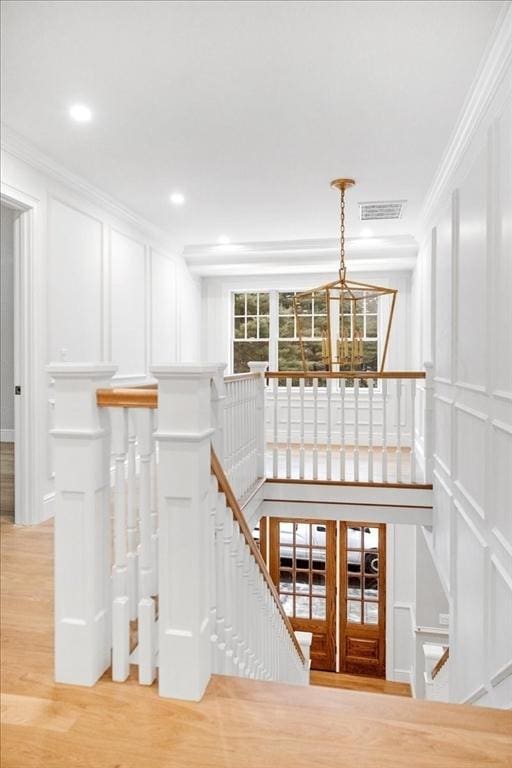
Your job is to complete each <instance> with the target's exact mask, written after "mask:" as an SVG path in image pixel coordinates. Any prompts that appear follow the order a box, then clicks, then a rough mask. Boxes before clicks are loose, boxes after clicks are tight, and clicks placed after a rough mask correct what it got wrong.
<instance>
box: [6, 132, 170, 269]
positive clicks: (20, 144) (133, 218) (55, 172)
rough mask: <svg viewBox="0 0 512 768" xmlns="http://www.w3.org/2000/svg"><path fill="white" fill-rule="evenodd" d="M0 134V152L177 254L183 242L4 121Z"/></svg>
mask: <svg viewBox="0 0 512 768" xmlns="http://www.w3.org/2000/svg"><path fill="white" fill-rule="evenodd" d="M0 137H1V140H0V146H1V149H2V152H5V153H7V154H9V155H11V156H12V157H15V158H16V159H17V160H21V161H22V162H23V163H26V164H27V165H29V166H30V167H31V168H33V169H34V170H36V171H39V172H40V173H42V174H44V175H45V176H47V177H48V178H51V179H53V180H54V181H56V182H58V183H59V184H63V185H65V186H66V187H68V188H69V189H71V190H72V191H74V192H78V193H79V194H81V195H83V196H84V197H86V198H87V199H88V200H89V202H91V203H93V204H95V205H97V206H99V207H101V208H102V209H103V210H104V211H106V212H107V213H109V214H110V215H111V216H113V217H114V218H116V219H121V220H123V221H124V222H128V223H129V224H131V225H132V226H134V227H137V228H138V229H141V230H143V231H144V232H145V233H147V234H148V235H150V236H151V237H152V238H154V240H156V241H158V242H160V243H163V244H165V245H166V246H167V247H168V248H169V249H170V250H172V252H173V253H175V254H179V253H181V251H182V250H183V243H179V242H178V241H177V240H176V239H175V238H173V236H172V235H171V234H169V232H166V231H165V230H163V229H160V228H159V227H157V226H156V224H153V223H152V222H150V221H148V220H147V219H145V218H144V217H143V216H140V215H139V214H138V213H136V212H135V211H132V210H131V209H130V208H127V207H126V206H124V205H123V204H122V203H120V202H119V201H118V200H116V199H115V198H113V197H111V196H110V195H108V194H107V193H106V192H103V191H102V190H101V189H99V188H98V187H96V186H94V184H91V183H90V182H88V181H87V180H86V179H84V178H83V177H82V176H78V175H77V174H75V173H73V172H72V171H69V170H68V169H67V168H65V167H64V166H63V165H60V163H58V162H57V161H56V160H54V159H53V158H51V157H49V156H48V155H46V154H44V153H43V152H41V150H39V149H38V148H37V147H35V146H34V145H33V144H32V143H31V142H29V141H27V139H25V137H24V136H22V135H21V134H19V133H18V132H17V131H14V130H13V129H12V128H11V127H10V126H8V125H6V124H5V123H2V124H1V132H0Z"/></svg>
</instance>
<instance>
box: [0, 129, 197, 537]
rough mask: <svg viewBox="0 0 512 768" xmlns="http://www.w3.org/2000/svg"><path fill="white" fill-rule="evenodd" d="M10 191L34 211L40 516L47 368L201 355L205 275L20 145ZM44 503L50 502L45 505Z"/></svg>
mask: <svg viewBox="0 0 512 768" xmlns="http://www.w3.org/2000/svg"><path fill="white" fill-rule="evenodd" d="M2 169H3V173H2V179H3V183H2V194H3V195H4V196H7V197H8V198H14V199H21V200H23V201H24V203H25V204H26V205H27V206H29V207H30V208H31V209H32V211H33V221H32V223H33V231H32V241H33V251H34V254H33V255H34V269H33V274H32V279H33V281H34V294H33V295H34V301H33V305H32V306H30V308H29V309H30V312H32V313H33V317H34V320H35V326H36V336H37V338H36V339H35V340H34V349H35V352H34V354H33V357H32V361H31V362H32V364H33V365H34V366H35V368H36V373H35V380H36V389H37V396H36V406H35V407H36V409H37V413H36V416H37V419H36V421H37V423H35V424H34V441H35V443H37V445H36V449H35V453H36V454H37V458H36V460H35V463H36V466H37V467H39V466H41V467H43V469H42V475H41V477H39V476H38V477H37V478H36V484H37V486H38V487H37V492H36V497H37V499H38V500H39V501H40V502H41V505H39V501H36V502H34V503H35V505H37V506H38V508H37V509H36V510H32V509H31V510H30V515H31V518H32V520H33V521H34V522H36V521H38V520H40V519H44V518H46V517H47V516H48V515H49V514H51V504H52V499H53V460H52V454H51V439H50V438H49V437H48V428H49V427H51V421H52V407H51V399H52V391H51V382H50V381H49V379H48V377H47V375H46V373H45V365H46V364H48V363H50V362H54V361H60V360H66V361H71V362H98V361H112V362H113V363H114V364H115V365H117V366H118V376H120V377H121V378H122V379H125V380H127V381H128V382H133V383H135V382H137V381H140V380H141V379H142V380H144V379H146V378H147V376H148V371H149V368H150V366H151V365H152V364H155V363H163V362H173V361H181V360H184V361H195V360H198V359H199V356H200V341H199V333H200V316H201V302H200V280H199V279H197V278H195V277H192V276H191V275H190V272H189V270H188V268H187V267H186V265H185V263H184V261H183V259H182V257H181V256H180V255H179V248H178V246H176V244H175V243H174V242H173V241H172V240H171V238H170V237H169V236H167V235H166V234H164V233H162V232H160V231H158V230H156V229H155V228H154V227H152V226H151V225H150V224H148V223H147V222H144V221H143V220H141V219H139V218H138V217H137V216H136V215H135V214H132V213H131V212H129V211H126V210H125V209H122V208H121V207H120V206H118V205H117V204H116V203H115V202H114V201H112V200H110V199H108V198H107V197H106V196H105V195H103V193H101V192H99V191H98V190H95V189H93V188H91V187H89V186H88V185H87V184H86V183H85V182H83V181H82V180H80V179H76V178H75V177H73V176H72V175H71V174H68V173H67V171H65V170H63V169H61V168H57V167H56V166H54V164H53V163H52V162H51V161H50V160H48V158H42V157H41V156H40V155H39V154H38V153H37V152H36V151H35V150H34V151H33V150H32V148H29V149H28V150H27V148H26V145H24V144H23V145H21V148H20V145H18V144H17V143H16V142H13V144H12V147H11V146H10V145H8V148H7V150H6V151H3V152H2ZM43 499H44V505H43Z"/></svg>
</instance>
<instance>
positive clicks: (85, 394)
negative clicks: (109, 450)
mask: <svg viewBox="0 0 512 768" xmlns="http://www.w3.org/2000/svg"><path fill="white" fill-rule="evenodd" d="M46 371H47V373H48V374H49V375H50V376H51V377H52V378H53V380H54V381H55V419H54V429H53V430H52V435H53V436H54V437H55V436H57V435H58V434H62V431H63V430H64V431H66V432H67V433H69V432H70V430H75V431H76V432H77V435H79V434H82V435H85V434H86V433H87V434H98V435H99V434H101V433H102V432H103V426H104V425H103V423H102V416H101V409H99V408H98V405H97V402H96V391H97V390H98V389H103V388H106V387H110V386H111V383H112V376H113V375H114V374H115V373H116V371H117V366H115V365H112V363H50V365H48V366H47V367H46Z"/></svg>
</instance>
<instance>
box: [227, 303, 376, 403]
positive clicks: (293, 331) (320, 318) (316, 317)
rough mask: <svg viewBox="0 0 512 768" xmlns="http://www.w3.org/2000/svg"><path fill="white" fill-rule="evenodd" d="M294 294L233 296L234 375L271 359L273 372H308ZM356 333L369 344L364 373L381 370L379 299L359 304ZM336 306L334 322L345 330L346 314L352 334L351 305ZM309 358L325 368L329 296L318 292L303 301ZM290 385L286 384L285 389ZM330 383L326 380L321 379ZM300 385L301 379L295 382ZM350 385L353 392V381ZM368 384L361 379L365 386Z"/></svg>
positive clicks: (321, 383) (301, 310)
mask: <svg viewBox="0 0 512 768" xmlns="http://www.w3.org/2000/svg"><path fill="white" fill-rule="evenodd" d="M294 295H295V294H294V292H293V291H276V290H273V291H237V292H235V293H234V294H233V296H232V300H233V301H232V326H231V335H232V351H233V364H232V370H233V373H246V372H247V370H248V368H247V363H248V362H249V361H250V360H267V361H268V362H269V369H270V370H271V371H279V370H280V371H285V370H286V371H302V358H301V353H300V342H299V336H298V329H297V320H296V318H295V315H294V311H293V297H294ZM356 304H357V311H356V317H355V324H356V329H357V330H359V331H360V332H361V336H362V339H363V342H364V364H363V370H378V355H379V342H380V339H379V321H378V311H377V308H378V301H377V299H376V298H375V297H371V298H366V299H360V300H358V301H357V303H356ZM345 305H346V306H343V307H340V306H339V305H336V303H333V306H331V315H332V316H331V323H333V327H334V328H335V327H336V326H338V327H339V329H340V330H341V315H342V314H343V323H344V325H345V328H346V329H347V330H348V329H349V330H352V328H351V326H352V322H353V318H352V316H351V314H350V309H349V306H348V303H347V302H346V303H345ZM299 322H300V323H301V329H302V332H303V334H304V344H305V345H306V347H307V355H308V359H309V360H310V361H311V360H313V361H314V363H315V364H316V365H317V366H318V369H319V374H320V373H321V369H322V368H323V361H322V334H323V333H324V332H325V330H326V329H327V323H328V314H327V307H326V300H325V294H323V293H318V294H316V295H314V296H313V297H306V298H304V299H303V300H302V301H301V305H300V319H299ZM283 383H284V382H283V381H280V384H281V385H282V384H283ZM318 383H319V385H320V386H324V385H325V379H323V380H321V378H320V377H319V381H318ZM294 384H298V380H294ZM346 386H347V387H348V388H349V389H351V388H352V386H353V385H352V382H347V384H346ZM366 386H367V384H366V381H365V380H361V382H360V387H361V388H365V387H366ZM374 386H375V384H374Z"/></svg>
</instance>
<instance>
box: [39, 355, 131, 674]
mask: <svg viewBox="0 0 512 768" xmlns="http://www.w3.org/2000/svg"><path fill="white" fill-rule="evenodd" d="M116 370H117V369H116V368H115V367H113V366H112V365H110V364H108V363H98V364H96V365H91V364H87V365H85V364H82V365H80V364H75V363H59V364H52V365H49V366H48V368H47V371H48V373H49V374H50V376H52V377H53V379H54V380H55V420H54V428H53V429H52V430H51V433H50V434H51V435H52V439H53V446H54V456H55V554H54V558H55V679H56V681H57V682H59V683H71V684H74V685H94V683H95V682H96V681H97V680H98V678H100V677H101V675H102V674H103V673H104V672H105V670H106V669H108V667H109V666H110V663H111V656H110V652H111V635H112V629H111V578H110V577H111V572H110V565H111V553H110V515H109V488H110V424H109V418H108V413H107V412H106V409H104V408H98V406H97V405H96V390H97V389H98V388H100V387H108V386H109V385H110V381H111V378H112V376H113V375H114V373H115V372H116Z"/></svg>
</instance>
